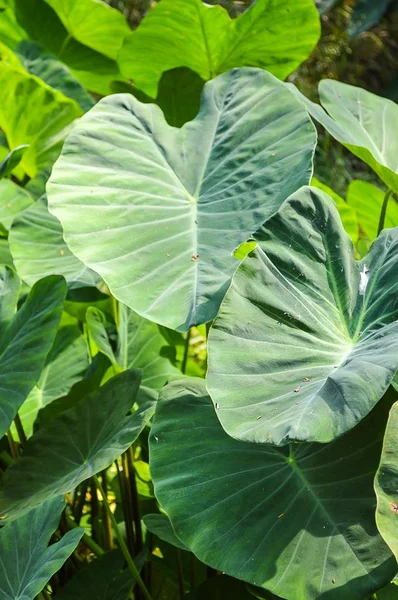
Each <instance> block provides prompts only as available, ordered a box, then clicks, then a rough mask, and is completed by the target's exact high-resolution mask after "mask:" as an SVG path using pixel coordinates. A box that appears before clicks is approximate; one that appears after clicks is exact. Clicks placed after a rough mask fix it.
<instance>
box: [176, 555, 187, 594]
mask: <svg viewBox="0 0 398 600" xmlns="http://www.w3.org/2000/svg"><path fill="white" fill-rule="evenodd" d="M176 554H177V574H178V589H179V592H180V599H181V600H183V598H184V595H185V591H184V573H183V570H182V560H181V550H180V549H179V548H177V550H176Z"/></svg>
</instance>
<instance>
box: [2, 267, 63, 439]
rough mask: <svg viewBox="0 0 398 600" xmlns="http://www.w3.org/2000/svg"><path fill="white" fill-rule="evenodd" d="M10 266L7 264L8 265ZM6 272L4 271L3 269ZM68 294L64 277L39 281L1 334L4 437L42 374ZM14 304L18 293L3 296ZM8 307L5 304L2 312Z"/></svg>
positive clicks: (52, 277)
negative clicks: (6, 296)
mask: <svg viewBox="0 0 398 600" xmlns="http://www.w3.org/2000/svg"><path fill="white" fill-rule="evenodd" d="M4 268H6V267H4ZM3 272H4V271H3ZM65 295H66V283H65V280H64V279H63V277H58V276H51V277H46V278H45V279H42V280H41V281H39V282H38V283H36V284H35V285H34V286H33V288H32V290H31V291H30V294H29V296H28V298H27V300H26V301H25V303H24V304H23V306H22V308H21V309H20V310H19V311H18V312H17V313H16V314H15V316H14V317H13V319H12V320H11V321H9V323H8V324H7V326H6V327H2V330H1V334H0V437H2V436H3V435H4V433H5V432H6V431H7V429H8V428H9V426H10V424H11V422H12V420H13V418H14V417H15V415H16V414H17V412H18V410H19V408H20V407H21V405H22V403H23V401H24V400H25V398H26V397H27V396H28V394H29V392H30V391H31V390H32V388H33V386H34V385H35V384H36V382H37V380H38V379H39V377H40V373H41V371H42V369H43V366H44V363H45V360H46V358H47V354H48V352H49V350H50V348H51V346H52V344H53V341H54V337H55V333H56V331H57V327H58V323H59V320H60V317H61V313H62V308H63V302H64V298H65ZM2 300H3V301H9V302H11V303H12V305H14V301H15V297H14V296H13V295H11V299H10V297H8V298H4V296H3V298H2ZM4 310H5V309H4V308H3V307H2V308H1V313H3V311H4Z"/></svg>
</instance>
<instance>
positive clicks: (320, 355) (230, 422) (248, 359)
mask: <svg viewBox="0 0 398 600" xmlns="http://www.w3.org/2000/svg"><path fill="white" fill-rule="evenodd" d="M255 239H256V241H257V247H256V249H255V250H254V251H253V252H252V253H250V254H249V255H248V256H247V257H246V258H245V259H244V261H243V262H242V264H241V266H240V267H239V268H238V270H237V272H236V274H235V276H234V278H233V282H232V285H231V287H230V289H229V290H228V292H227V294H226V296H225V299H224V301H223V303H222V305H221V308H220V311H219V313H218V316H217V318H216V320H215V322H214V324H213V326H212V328H211V331H210V335H209V370H208V376H207V386H208V390H209V392H210V395H211V396H212V398H213V401H214V404H215V406H216V408H217V415H218V417H219V419H220V421H221V423H222V425H223V427H224V428H225V430H226V431H227V433H229V435H232V436H233V437H235V438H238V439H242V440H246V441H251V442H269V443H273V444H278V445H279V444H286V443H287V442H289V441H290V440H299V441H318V442H329V441H331V440H333V439H334V438H336V437H338V436H339V435H341V434H342V433H344V432H346V431H348V430H349V429H351V428H352V427H354V425H355V424H356V423H358V421H360V420H361V419H363V417H365V416H366V415H367V414H368V412H369V411H370V410H371V409H372V408H373V407H374V405H375V404H376V403H377V402H378V401H379V400H380V398H381V397H382V396H383V394H384V392H385V391H386V390H387V388H388V386H389V384H390V382H391V380H392V378H393V376H394V373H395V371H396V370H397V369H398V322H397V318H398V297H397V294H396V284H395V282H396V278H397V273H398V271H397V270H398V264H397V260H396V252H397V248H398V228H395V229H388V230H384V232H383V233H382V234H381V235H380V237H379V238H378V239H377V240H376V241H375V242H374V244H373V245H372V247H371V249H370V251H369V253H368V254H367V255H366V256H365V257H364V258H363V259H362V260H361V261H360V262H356V261H355V260H354V258H353V248H352V243H351V240H350V239H349V237H348V235H347V234H346V233H345V231H344V230H343V228H342V225H341V220H340V217H339V215H338V212H337V209H336V207H335V205H334V202H333V200H332V199H331V198H330V197H328V196H327V195H326V194H324V193H323V192H321V191H319V190H316V189H315V188H303V189H301V190H299V191H298V192H296V193H295V194H293V195H292V197H291V198H290V199H289V200H288V201H287V202H286V203H285V204H284V206H283V207H282V208H281V210H280V212H279V213H278V214H277V215H275V216H274V217H272V219H270V220H269V221H268V222H267V223H265V224H264V226H263V227H262V228H261V229H259V230H258V232H257V233H256V235H255Z"/></svg>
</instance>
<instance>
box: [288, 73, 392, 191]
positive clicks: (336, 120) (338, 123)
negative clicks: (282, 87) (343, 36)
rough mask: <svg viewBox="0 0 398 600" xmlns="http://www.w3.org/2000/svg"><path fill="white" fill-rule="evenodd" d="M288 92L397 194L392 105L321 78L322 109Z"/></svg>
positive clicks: (353, 88) (382, 99)
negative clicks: (297, 98)
mask: <svg viewBox="0 0 398 600" xmlns="http://www.w3.org/2000/svg"><path fill="white" fill-rule="evenodd" d="M289 87H290V86H289ZM291 89H295V92H296V94H297V96H298V97H299V98H300V100H301V102H302V103H303V105H304V106H305V107H306V108H307V110H308V112H309V113H310V114H311V116H312V117H313V118H314V119H315V120H316V121H318V122H319V123H320V124H321V125H323V127H325V129H326V130H327V131H328V132H329V133H330V135H332V136H333V137H334V138H335V139H336V140H337V141H338V142H340V143H341V144H343V145H344V146H345V147H346V148H348V150H350V151H351V152H352V153H353V154H355V156H358V158H360V159H361V160H363V161H364V162H365V163H366V164H368V165H369V166H370V167H371V168H372V169H373V170H374V171H375V172H376V173H377V175H378V176H379V177H380V179H381V180H382V181H384V183H385V184H386V185H387V187H388V188H390V189H391V190H393V191H394V192H398V166H397V154H398V137H397V135H396V129H395V128H394V127H393V126H391V124H392V123H397V122H398V106H397V104H396V103H395V102H393V101H392V100H388V99H387V98H382V97H380V96H376V95H375V94H372V93H370V92H368V91H366V90H364V89H362V88H359V87H355V86H352V85H348V84H346V83H341V82H339V81H334V80H332V79H323V80H322V81H321V82H320V84H319V98H320V101H321V104H322V106H323V108H322V106H320V105H319V104H316V103H314V102H311V101H310V100H308V99H307V98H306V97H305V96H303V95H302V94H301V93H300V92H299V91H298V90H297V89H296V88H294V86H291Z"/></svg>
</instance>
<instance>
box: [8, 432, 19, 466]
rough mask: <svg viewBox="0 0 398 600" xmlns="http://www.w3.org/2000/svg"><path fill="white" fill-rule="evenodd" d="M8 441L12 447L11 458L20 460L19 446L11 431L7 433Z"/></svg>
mask: <svg viewBox="0 0 398 600" xmlns="http://www.w3.org/2000/svg"><path fill="white" fill-rule="evenodd" d="M7 440H8V445H9V447H10V452H11V456H12V457H13V459H14V460H17V458H19V452H18V446H17V444H16V442H15V440H14V437H13V435H12V433H11V429H9V430H8V431H7Z"/></svg>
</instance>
